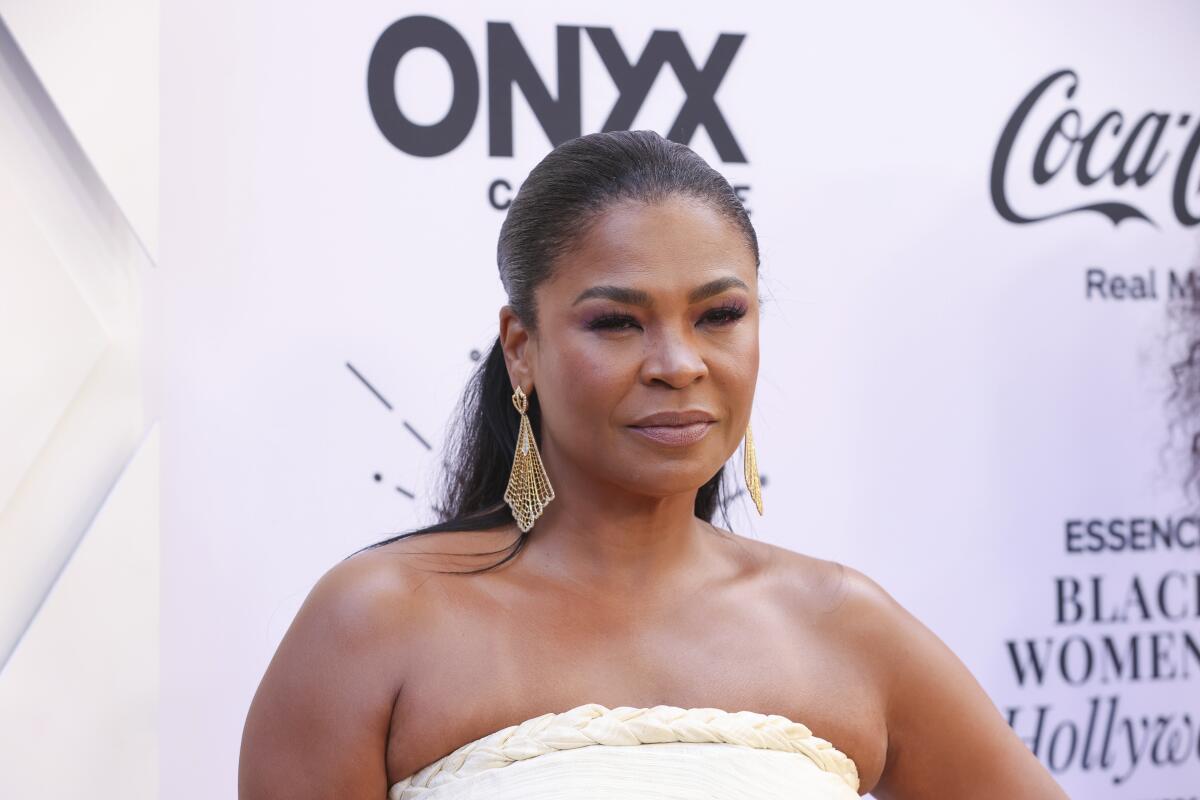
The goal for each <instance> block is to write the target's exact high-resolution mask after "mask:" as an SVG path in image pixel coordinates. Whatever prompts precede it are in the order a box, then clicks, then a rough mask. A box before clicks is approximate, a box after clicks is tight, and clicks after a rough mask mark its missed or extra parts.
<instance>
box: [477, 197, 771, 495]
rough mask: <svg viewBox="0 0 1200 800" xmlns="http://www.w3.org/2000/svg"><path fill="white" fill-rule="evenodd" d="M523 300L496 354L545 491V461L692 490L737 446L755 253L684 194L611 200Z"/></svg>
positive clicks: (614, 478)
mask: <svg viewBox="0 0 1200 800" xmlns="http://www.w3.org/2000/svg"><path fill="white" fill-rule="evenodd" d="M535 299H536V303H537V331H536V333H534V334H532V335H529V336H527V337H522V335H521V334H519V333H518V334H517V335H516V336H514V337H511V338H509V337H508V336H504V338H506V340H508V341H506V348H505V349H506V350H510V348H509V346H508V345H509V344H513V345H515V346H514V347H512V348H511V353H510V354H511V355H513V356H516V357H515V358H510V363H509V366H510V371H511V372H512V377H513V379H514V381H520V383H521V385H522V386H523V387H524V388H525V389H526V390H527V391H528V390H529V388H530V387H531V386H532V388H533V389H534V390H535V391H536V392H537V396H538V401H539V403H540V405H541V411H542V424H541V431H540V437H539V439H540V442H541V448H542V452H543V455H544V456H546V459H547V470H548V471H549V472H550V480H551V482H552V483H553V482H554V479H555V474H554V469H555V466H556V465H557V466H558V467H559V469H560V471H561V470H563V469H569V471H570V473H571V474H573V475H579V476H582V477H586V478H589V479H600V480H603V481H607V482H609V483H612V484H615V485H618V486H621V487H624V488H626V489H628V490H629V491H631V492H635V493H639V494H644V495H649V496H656V497H662V496H667V495H671V494H677V493H681V492H688V491H692V490H695V489H697V488H698V487H700V486H701V485H703V484H704V483H705V482H706V481H707V480H709V479H710V478H711V477H712V476H713V475H714V474H715V473H716V472H717V470H718V469H720V467H721V465H722V464H723V463H724V462H725V461H726V460H727V459H728V458H729V456H730V455H732V453H733V452H734V451H735V450H736V449H737V447H738V444H739V442H740V440H741V438H742V436H743V435H744V434H745V431H746V425H747V423H748V422H749V418H750V407H751V403H752V401H753V398H754V387H755V381H756V380H757V377H758V319H759V317H758V278H757V271H756V268H755V264H754V255H753V253H752V251H751V249H750V245H749V243H748V242H747V241H746V239H745V236H744V235H743V233H742V232H741V231H740V230H739V229H738V228H737V227H736V226H735V225H734V224H733V223H732V222H730V221H728V220H726V219H725V218H724V217H722V216H721V215H720V214H718V213H717V212H716V211H713V210H712V209H710V208H709V207H707V206H705V205H703V204H701V203H699V202H697V201H695V200H692V199H690V198H685V197H673V198H671V199H669V200H667V201H664V202H662V203H659V204H653V205H647V204H643V203H639V202H626V203H622V204H619V205H616V206H614V207H611V208H610V209H609V210H607V211H606V212H604V213H603V215H602V216H601V217H600V218H599V219H598V220H597V221H596V222H595V223H594V224H593V225H592V226H591V227H590V228H589V229H588V232H587V233H586V234H585V235H584V237H583V238H582V239H581V240H580V241H579V242H578V243H577V245H576V247H575V248H574V249H572V251H571V252H570V253H569V254H567V255H564V256H563V257H562V258H560V259H559V261H558V262H557V263H556V264H555V265H554V268H553V270H552V274H551V276H550V278H549V279H547V280H546V281H545V282H543V283H542V284H541V285H540V286H539V287H538V288H537V290H536V298H535ZM506 317H507V319H508V323H506V322H505V321H504V320H505V318H506ZM501 320H502V322H501V326H502V335H503V332H504V330H505V329H506V328H511V329H513V330H516V329H518V328H519V327H520V325H519V322H518V321H515V317H513V315H512V314H511V312H509V311H508V310H507V309H505V311H504V312H502V315H501ZM514 326H515V327H514ZM509 333H510V334H511V333H512V331H509ZM522 339H524V345H523V346H521V340H522ZM680 414H683V415H685V416H682V417H680V416H679V415H680Z"/></svg>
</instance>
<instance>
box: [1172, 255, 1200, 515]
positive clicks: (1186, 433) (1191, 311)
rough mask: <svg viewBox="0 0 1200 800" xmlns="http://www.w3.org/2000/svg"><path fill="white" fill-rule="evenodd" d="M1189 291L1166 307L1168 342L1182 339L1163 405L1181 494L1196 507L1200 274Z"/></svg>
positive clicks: (1199, 497) (1199, 494)
mask: <svg viewBox="0 0 1200 800" xmlns="http://www.w3.org/2000/svg"><path fill="white" fill-rule="evenodd" d="M1189 287H1190V291H1189V292H1186V293H1185V294H1183V295H1182V296H1181V297H1179V298H1178V299H1176V300H1174V301H1173V302H1172V303H1171V304H1170V305H1169V306H1168V309H1169V314H1170V321H1171V331H1170V333H1171V336H1172V338H1182V342H1183V350H1182V352H1181V353H1180V354H1179V355H1178V359H1177V360H1176V361H1175V362H1174V363H1172V364H1171V392H1170V394H1169V395H1168V397H1167V403H1168V405H1169V406H1171V407H1172V414H1171V418H1170V421H1169V425H1170V427H1169V433H1170V440H1169V442H1168V445H1173V444H1174V442H1175V441H1176V439H1177V437H1181V438H1182V440H1183V449H1184V450H1185V454H1184V473H1183V488H1184V494H1185V496H1186V495H1194V499H1195V500H1196V502H1197V503H1200V273H1194V274H1193V275H1192V276H1191V278H1190V280H1189Z"/></svg>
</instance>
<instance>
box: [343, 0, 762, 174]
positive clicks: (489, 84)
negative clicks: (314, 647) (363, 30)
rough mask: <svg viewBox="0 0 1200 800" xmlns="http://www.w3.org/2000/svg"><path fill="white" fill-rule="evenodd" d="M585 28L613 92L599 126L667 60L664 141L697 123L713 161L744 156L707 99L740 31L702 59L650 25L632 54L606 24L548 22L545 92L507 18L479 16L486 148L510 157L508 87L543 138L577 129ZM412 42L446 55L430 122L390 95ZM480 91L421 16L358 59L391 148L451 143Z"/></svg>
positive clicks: (467, 124) (448, 31)
mask: <svg viewBox="0 0 1200 800" xmlns="http://www.w3.org/2000/svg"><path fill="white" fill-rule="evenodd" d="M584 32H586V33H587V39H588V40H589V41H590V42H591V44H592V47H593V48H594V49H595V51H596V54H597V55H598V56H599V58H600V61H601V62H602V63H603V65H604V68H605V70H606V71H607V72H608V75H609V77H610V78H611V79H612V82H613V85H614V86H615V87H616V89H617V101H616V103H615V104H614V105H613V107H612V109H611V110H610V111H609V113H608V117H607V119H606V120H605V122H604V125H603V126H602V128H601V130H605V131H613V130H625V129H628V128H629V127H630V126H631V125H632V124H633V121H634V118H635V117H636V116H637V114H638V111H639V110H640V109H641V108H642V104H643V103H644V102H645V101H646V97H647V96H648V95H649V94H650V89H651V87H652V86H653V85H654V82H655V80H656V79H657V78H658V75H659V73H660V72H661V71H662V70H663V69H664V68H667V67H669V68H670V70H671V72H672V73H673V74H674V75H675V77H676V78H677V79H678V81H679V85H680V86H681V87H682V89H683V92H684V100H683V104H682V105H681V106H680V108H679V113H678V114H677V115H676V117H675V121H674V122H673V123H672V124H671V126H670V128H669V130H668V131H667V133H666V138H668V139H671V140H672V141H676V142H681V143H683V144H688V143H689V142H690V141H691V138H692V136H693V135H694V134H695V133H696V130H697V129H698V128H700V127H703V128H704V129H705V131H706V132H707V133H708V137H709V139H710V140H711V141H712V143H713V147H714V148H715V149H716V151H717V155H718V156H719V157H720V159H721V160H722V161H724V162H727V163H739V164H744V163H746V156H745V155H744V154H743V152H742V148H741V147H740V146H739V145H738V142H737V140H736V138H735V137H734V135H733V131H732V130H731V129H730V127H729V123H728V122H727V121H726V119H725V116H724V114H722V113H721V109H720V108H719V107H718V106H717V101H716V93H717V88H718V87H719V86H720V85H721V81H722V80H724V78H725V74H726V73H727V72H728V71H729V67H730V65H731V64H732V63H733V57H734V55H735V54H736V53H737V51H738V48H739V47H740V46H741V44H742V40H743V39H745V34H741V33H722V34H721V35H720V36H718V37H717V41H716V44H714V45H713V49H712V51H711V52H710V53H709V54H708V56H707V58H706V59H705V61H704V64H703V65H698V64H697V62H696V61H695V60H694V59H693V58H692V56H691V53H689V52H688V49H687V46H686V45H685V44H684V42H683V38H682V37H681V36H680V34H679V32H678V31H667V30H656V31H654V32H653V33H651V34H650V40H649V41H648V42H647V43H646V47H645V49H644V50H642V53H641V55H640V56H639V57H638V58H637V59H635V60H631V59H630V58H629V57H628V56H627V55H626V53H625V51H624V49H623V48H622V47H621V45H620V44H619V43H618V41H617V37H616V34H615V33H614V32H613V30H612V29H611V28H601V27H593V26H588V27H580V26H576V25H558V26H556V27H555V33H556V45H557V58H558V69H557V75H556V78H557V81H556V82H557V86H556V88H554V89H551V88H550V83H551V82H550V81H548V80H546V78H545V77H543V76H541V75H539V74H538V71H537V69H535V67H534V65H533V61H532V59H531V58H530V57H529V53H528V52H527V51H526V50H525V47H524V45H522V43H521V40H520V39H519V38H518V37H517V33H516V31H515V30H514V29H513V26H512V25H511V24H510V23H507V22H488V23H487V57H486V61H485V62H484V63H485V64H486V65H487V70H486V73H485V75H484V81H485V83H486V91H487V98H488V102H487V114H488V154H489V155H491V156H512V154H513V94H514V89H515V90H517V91H520V92H521V94H522V95H524V97H525V100H526V102H527V103H528V104H529V107H530V109H531V110H532V111H533V115H534V117H536V118H537V121H538V124H540V125H541V126H542V129H543V130H544V131H545V132H546V136H547V138H549V140H550V143H551V144H552V145H558V144H561V143H562V142H565V141H566V140H568V139H573V138H575V137H577V136H580V135H581V134H582V133H583V131H582V124H583V123H582V110H583V106H582V104H583V97H582V93H583V91H582V85H581V62H580V46H581V44H582V40H583V33H584ZM419 47H427V48H429V49H431V50H433V51H434V52H436V53H437V54H438V55H439V56H441V57H442V58H443V59H445V61H446V63H447V64H448V65H449V67H450V75H451V81H452V84H453V88H452V97H451V102H450V107H449V110H448V111H447V112H446V115H445V117H444V118H443V119H441V120H440V121H438V122H436V123H434V124H432V125H421V124H418V123H416V122H413V121H412V120H411V119H410V118H409V117H408V116H406V115H405V113H404V111H403V110H402V108H401V102H400V98H398V97H397V96H396V85H395V82H396V69H397V67H398V66H399V64H400V59H401V58H403V57H404V55H405V54H406V53H408V52H410V51H411V50H414V49H416V48H419ZM480 96H481V85H480V71H479V67H478V65H477V63H476V59H475V55H474V54H473V53H472V51H471V47H470V45H468V44H467V40H466V39H465V38H464V37H463V35H462V34H461V33H459V32H458V30H457V29H455V28H454V26H452V25H450V24H449V23H448V22H445V21H444V20H441V19H438V18H436V17H429V16H411V17H405V18H403V19H400V20H397V21H396V22H393V23H392V24H391V25H389V26H388V27H387V29H385V30H384V31H383V33H382V34H380V36H379V39H378V40H377V41H376V42H375V47H374V48H373V50H372V52H371V58H370V61H369V63H368V66H367V99H368V102H369V103H370V106H371V114H372V115H373V116H374V118H375V123H376V125H378V126H379V130H380V132H381V133H382V134H383V136H384V138H386V139H387V140H388V141H389V142H391V143H392V145H394V146H395V147H396V148H398V149H399V150H402V151H404V152H405V153H408V154H409V155H414V156H422V157H427V158H428V157H434V156H441V155H445V154H446V153H449V152H450V151H452V150H454V149H455V148H456V147H458V146H459V145H460V144H462V142H463V141H464V140H465V139H466V138H467V134H468V133H470V131H471V128H472V127H473V126H474V124H475V117H476V114H477V113H478V110H479V102H480Z"/></svg>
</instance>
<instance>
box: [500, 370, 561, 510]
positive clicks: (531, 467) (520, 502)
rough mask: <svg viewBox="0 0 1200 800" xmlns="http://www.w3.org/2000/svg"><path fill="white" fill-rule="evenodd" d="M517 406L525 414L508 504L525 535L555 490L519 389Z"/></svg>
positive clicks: (507, 493) (514, 398) (515, 397)
mask: <svg viewBox="0 0 1200 800" xmlns="http://www.w3.org/2000/svg"><path fill="white" fill-rule="evenodd" d="M512 402H513V405H514V406H516V408H517V413H519V414H520V415H521V427H520V428H519V429H518V431H517V447H516V452H515V453H514V454H513V463H512V472H510V473H509V475H508V488H507V489H505V490H504V501H505V502H506V503H508V505H509V506H510V507H511V508H512V513H513V519H515V520H516V521H517V527H518V528H520V529H521V532H522V533H524V532H526V531H528V530H529V529H530V528H532V527H533V522H534V520H536V519H537V518H538V517H539V516H541V514H542V510H543V509H545V508H546V504H547V503H549V502H550V501H551V500H553V499H554V487H553V486H551V485H550V478H549V477H548V476H547V475H546V468H545V466H543V465H542V455H541V453H539V452H538V446H537V440H535V439H534V438H533V428H531V427H530V425H529V417H527V416H526V415H525V412H526V411H527V410H528V408H529V398H528V397H526V396H525V392H524V391H522V389H521V387H520V386H518V387H517V390H516V391H515V392H513V396H512Z"/></svg>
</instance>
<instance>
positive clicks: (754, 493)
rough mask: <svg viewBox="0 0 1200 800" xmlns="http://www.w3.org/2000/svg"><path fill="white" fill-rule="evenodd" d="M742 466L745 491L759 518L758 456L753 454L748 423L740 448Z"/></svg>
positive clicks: (760, 485) (760, 487)
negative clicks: (744, 439) (743, 444)
mask: <svg viewBox="0 0 1200 800" xmlns="http://www.w3.org/2000/svg"><path fill="white" fill-rule="evenodd" d="M742 466H743V468H744V471H745V473H746V489H747V491H749V492H750V497H751V499H753V500H754V507H755V508H757V509H758V515H759V516H760V517H761V516H762V513H763V510H762V506H763V503H762V483H761V482H759V479H758V454H757V453H755V452H754V434H753V433H752V432H751V431H750V423H748V422H747V423H746V444H745V446H744V447H743V448H742Z"/></svg>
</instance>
